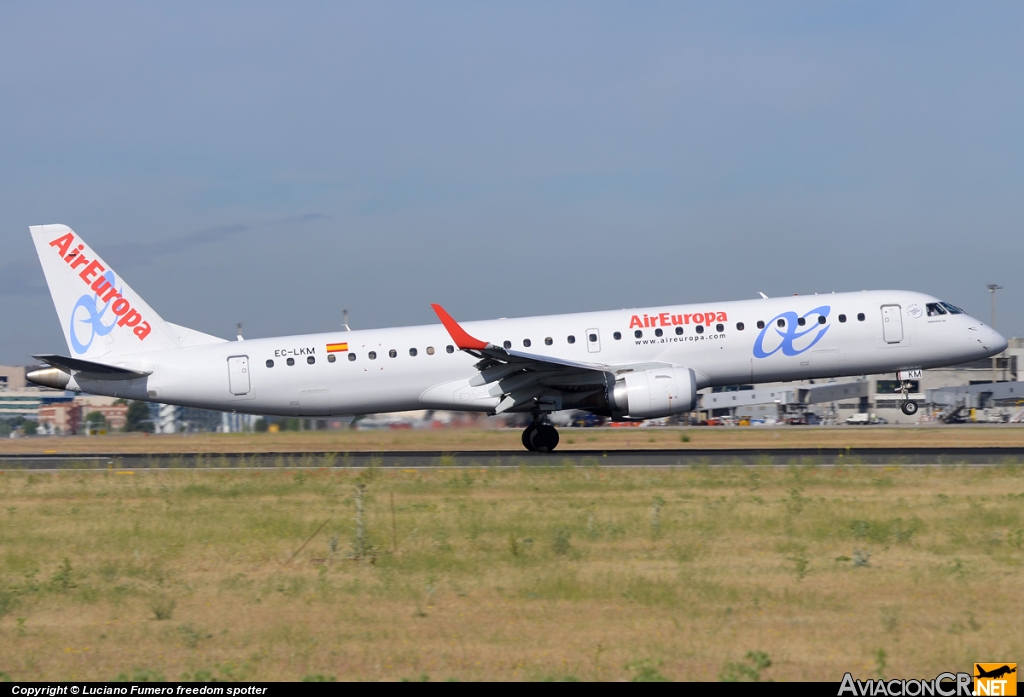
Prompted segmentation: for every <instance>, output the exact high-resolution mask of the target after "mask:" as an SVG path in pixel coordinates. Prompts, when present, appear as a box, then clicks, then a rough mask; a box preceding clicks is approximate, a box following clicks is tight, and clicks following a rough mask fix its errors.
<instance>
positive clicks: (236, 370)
mask: <svg viewBox="0 0 1024 697" xmlns="http://www.w3.org/2000/svg"><path fill="white" fill-rule="evenodd" d="M228 388H229V389H230V390H231V394H233V395H243V394H249V357H248V356H231V357H230V358H228Z"/></svg>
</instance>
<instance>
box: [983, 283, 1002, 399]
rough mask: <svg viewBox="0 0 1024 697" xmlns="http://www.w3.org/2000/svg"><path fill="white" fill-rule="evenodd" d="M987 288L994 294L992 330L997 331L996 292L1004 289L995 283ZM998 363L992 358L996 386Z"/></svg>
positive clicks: (993, 382) (993, 379) (993, 380)
mask: <svg viewBox="0 0 1024 697" xmlns="http://www.w3.org/2000/svg"><path fill="white" fill-rule="evenodd" d="M987 288H988V291H989V292H990V293H991V294H992V328H993V329H995V328H996V291H997V290H1002V289H1003V287H1002V286H1000V285H997V284H995V283H989V284H988V286H987ZM998 361H999V359H997V358H996V357H995V356H992V384H993V385H994V384H996V382H998V380H997V379H996V378H997V365H998Z"/></svg>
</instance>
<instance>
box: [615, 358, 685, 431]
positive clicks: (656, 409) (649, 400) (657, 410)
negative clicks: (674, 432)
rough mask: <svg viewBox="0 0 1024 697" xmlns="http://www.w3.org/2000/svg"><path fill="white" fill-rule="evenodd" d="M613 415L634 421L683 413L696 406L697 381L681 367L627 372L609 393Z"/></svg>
mask: <svg viewBox="0 0 1024 697" xmlns="http://www.w3.org/2000/svg"><path fill="white" fill-rule="evenodd" d="M609 391H610V392H611V394H610V395H609V396H610V397H611V399H609V400H608V401H609V402H610V403H611V404H610V406H611V408H612V412H613V414H619V415H622V416H626V417H629V418H631V419H656V418H658V417H661V416H671V415H673V414H682V413H683V412H686V411H690V410H691V409H693V406H694V404H696V403H697V380H696V377H695V376H694V374H693V371H692V370H690V369H689V368H683V367H682V366H670V367H667V368H652V369H650V370H642V371H636V372H633V373H626V374H625V375H623V376H622V377H620V378H618V379H617V380H616V381H615V387H614V388H612V389H611V390H609Z"/></svg>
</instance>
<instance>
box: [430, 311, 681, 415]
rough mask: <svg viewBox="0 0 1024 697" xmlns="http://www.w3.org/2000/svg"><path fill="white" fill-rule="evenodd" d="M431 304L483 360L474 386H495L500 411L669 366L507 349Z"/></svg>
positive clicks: (465, 347)
mask: <svg viewBox="0 0 1024 697" xmlns="http://www.w3.org/2000/svg"><path fill="white" fill-rule="evenodd" d="M431 307H432V308H433V309H434V312H435V313H436V314H437V316H438V318H439V319H440V320H441V324H443V325H444V327H445V329H447V330H448V334H449V335H450V336H451V338H452V341H454V342H455V345H456V346H458V347H459V349H461V350H462V351H465V352H466V353H469V354H472V355H474V356H476V357H478V358H479V359H480V361H479V362H478V363H477V364H476V369H477V370H479V371H480V372H479V373H478V374H477V375H476V376H474V377H473V378H472V379H471V380H470V385H472V386H474V387H479V386H481V385H488V384H490V385H492V387H491V388H490V394H491V396H493V397H502V400H501V402H499V404H498V406H497V407H496V408H495V412H496V413H498V414H501V413H502V412H505V411H508V410H510V409H514V408H515V407H518V406H521V405H523V404H526V403H527V402H530V401H532V400H534V399H537V398H541V400H542V401H543V398H544V396H545V393H550V392H551V391H552V390H557V391H559V392H577V393H579V392H591V393H594V394H595V395H597V394H598V393H601V394H603V392H604V390H605V389H606V388H608V387H612V386H614V384H615V376H616V375H617V374H619V373H623V372H629V371H633V370H646V369H648V368H653V367H664V366H665V365H667V364H664V363H657V364H643V365H628V366H627V365H610V364H607V363H589V362H584V361H572V360H568V359H564V358H555V357H552V356H540V355H537V354H534V353H527V352H525V351H516V350H513V349H506V348H503V347H501V346H495V345H494V344H491V343H489V342H486V341H481V340H480V339H477V338H476V337H473V336H471V335H470V334H469V333H468V332H467V331H466V330H465V329H463V328H462V327H461V326H460V325H459V323H458V322H456V321H455V320H454V319H453V318H452V316H451V315H449V314H448V313H447V312H446V311H445V309H444V308H443V307H441V306H440V305H436V304H434V305H431ZM581 396H586V395H581Z"/></svg>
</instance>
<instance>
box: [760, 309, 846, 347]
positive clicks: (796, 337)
mask: <svg viewBox="0 0 1024 697" xmlns="http://www.w3.org/2000/svg"><path fill="white" fill-rule="evenodd" d="M831 310H832V308H831V307H829V306H828V305H822V306H821V307H816V308H814V309H813V310H809V311H808V312H806V313H804V314H803V315H800V316H798V315H797V314H796V313H795V312H782V313H779V314H777V315H775V316H774V317H772V318H771V321H769V322H768V323H767V324H765V325H764V329H762V330H761V333H760V334H758V335H757V339H755V340H754V357H755V358H768V356H771V355H773V354H775V353H778V352H779V351H782V353H783V355H786V356H798V355H800V354H801V353H803V352H804V351H806V350H808V349H809V348H811V347H812V346H814V345H815V344H816V343H818V342H819V341H821V337H823V336H825V332H827V331H828V328H829V327H830V326H832V325H830V324H827V323H826V324H823V323H822V322H821V320H820V319H818V318H819V317H820V318H824V319H825V320H826V322H827V320H828V313H829V312H831ZM808 317H814V318H815V320H814V323H813V324H811V325H810V326H807V327H806V328H804V327H801V326H800V320H801V319H802V320H804V323H805V325H806V323H807V318H808ZM780 319H781V320H784V322H783V325H784V326H781V327H780V326H779V322H778V321H779V320H780ZM768 330H773V332H772V333H771V334H769V331H768ZM815 332H816V333H815ZM766 344H767V346H768V349H767V350H766V348H765V345H766Z"/></svg>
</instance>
